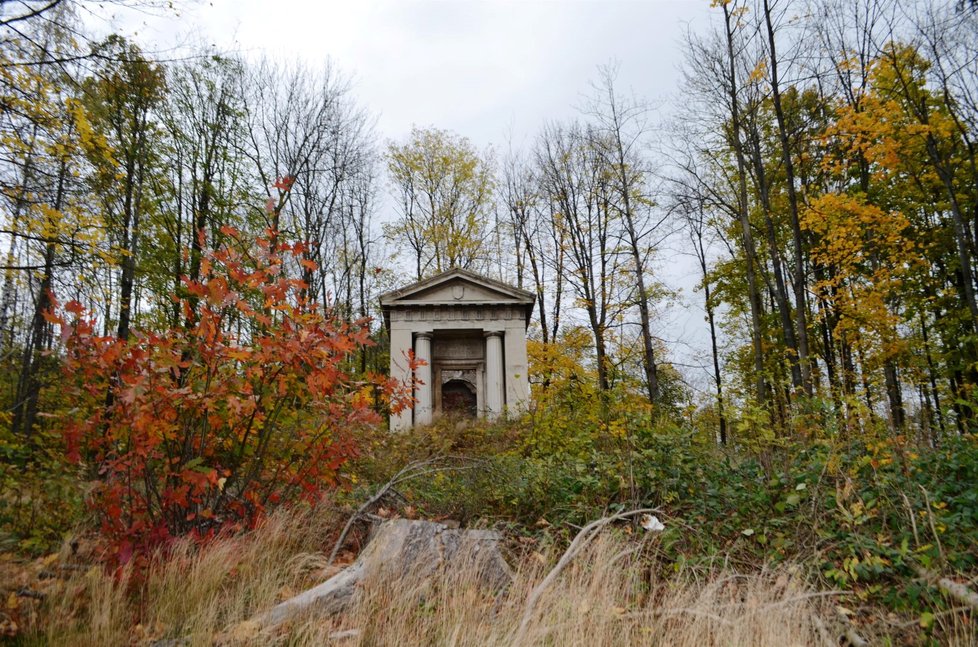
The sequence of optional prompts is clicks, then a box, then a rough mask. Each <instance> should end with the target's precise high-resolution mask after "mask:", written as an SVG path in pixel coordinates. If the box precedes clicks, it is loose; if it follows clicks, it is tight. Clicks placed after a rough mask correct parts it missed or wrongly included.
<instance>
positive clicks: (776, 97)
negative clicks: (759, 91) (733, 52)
mask: <svg viewBox="0 0 978 647" xmlns="http://www.w3.org/2000/svg"><path fill="white" fill-rule="evenodd" d="M764 20H765V22H766V24H767V34H768V46H769V47H770V54H771V56H770V61H771V98H772V100H773V102H774V114H775V118H776V119H777V122H778V138H779V139H780V141H781V152H782V156H783V159H784V170H785V175H786V176H787V177H786V184H787V189H788V206H789V213H790V214H791V237H792V241H793V243H794V247H793V251H794V255H795V272H794V274H793V276H792V279H793V280H792V283H793V286H794V291H795V321H796V325H797V326H798V331H797V332H798V364H799V365H800V366H801V380H802V388H803V389H804V390H805V395H807V396H809V397H811V395H812V374H811V366H810V364H809V363H808V321H807V312H806V310H807V305H806V299H805V262H804V246H803V239H802V233H801V223H800V220H799V218H798V194H797V192H796V191H795V170H794V162H793V160H792V156H791V144H790V142H789V141H788V129H787V126H786V124H785V117H784V109H783V107H782V104H781V89H780V84H779V80H778V53H777V48H776V46H775V38H774V25H773V23H772V21H771V8H770V4H769V1H768V0H764Z"/></svg>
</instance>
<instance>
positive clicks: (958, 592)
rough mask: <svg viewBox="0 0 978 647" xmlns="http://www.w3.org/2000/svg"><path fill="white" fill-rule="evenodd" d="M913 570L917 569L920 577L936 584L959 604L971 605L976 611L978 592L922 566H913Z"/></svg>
mask: <svg viewBox="0 0 978 647" xmlns="http://www.w3.org/2000/svg"><path fill="white" fill-rule="evenodd" d="M914 570H915V571H917V575H919V576H920V578H921V579H923V580H925V581H927V582H929V583H930V584H932V585H935V586H937V588H939V589H940V590H941V591H943V592H944V593H946V594H947V595H948V596H949V597H951V598H953V599H955V600H957V601H958V602H960V603H961V604H964V605H967V606H969V607H971V608H972V609H973V610H975V611H978V593H975V592H974V591H972V590H971V589H969V588H968V587H967V586H965V585H964V584H961V583H960V582H955V581H954V580H952V579H950V578H947V577H941V576H940V575H938V574H937V573H934V572H933V571H928V570H927V569H925V568H924V567H923V566H914Z"/></svg>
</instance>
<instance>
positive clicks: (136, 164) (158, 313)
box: [0, 0, 978, 645]
mask: <svg viewBox="0 0 978 647" xmlns="http://www.w3.org/2000/svg"><path fill="white" fill-rule="evenodd" d="M705 1H706V0H704V2H705ZM7 4H10V3H7ZM710 4H711V5H712V10H713V18H714V22H713V23H711V24H710V25H708V26H705V28H704V29H703V30H702V31H701V32H696V31H694V32H692V33H690V35H689V37H688V38H687V42H686V43H685V48H686V52H687V55H688V56H687V58H688V60H687V63H686V65H685V68H684V72H685V76H684V85H683V102H682V105H681V106H677V107H676V108H675V110H674V112H673V115H674V117H676V118H675V119H674V120H673V121H674V123H673V124H672V125H671V126H670V129H671V131H672V132H671V133H670V134H668V135H664V136H660V135H661V133H660V132H659V131H658V130H657V129H655V128H653V127H652V126H651V124H652V123H653V113H652V112H651V110H650V108H649V106H648V105H647V104H645V103H643V102H642V101H640V100H635V99H631V98H629V97H627V96H626V95H624V94H622V93H621V92H620V90H619V89H618V88H617V87H616V76H615V70H614V69H613V68H601V69H600V71H599V74H598V80H597V83H596V84H595V85H594V87H593V92H592V93H591V94H590V95H589V96H588V97H587V98H586V100H585V101H584V105H583V106H582V110H581V113H580V115H579V117H578V118H576V119H572V120H569V121H566V122H563V123H550V124H547V125H545V126H542V127H541V129H540V132H539V134H538V135H537V137H535V138H534V139H533V140H532V141H531V143H530V144H528V145H527V146H526V147H525V149H524V150H520V151H514V152H513V153H512V154H511V155H509V156H508V157H506V158H505V159H503V160H497V159H495V157H494V155H493V153H492V149H485V150H483V151H480V150H478V149H477V148H476V146H475V145H474V144H472V142H470V141H469V140H467V139H466V138H465V137H464V136H461V135H456V134H454V133H450V132H447V131H442V130H438V129H437V128H434V127H432V128H416V129H414V130H413V131H412V133H411V136H410V138H409V139H408V140H407V141H406V142H400V143H399V142H387V143H386V145H383V144H382V143H381V142H380V141H379V138H378V137H377V136H376V134H375V133H373V132H372V131H371V128H370V127H369V125H370V123H371V119H370V116H369V115H368V114H367V113H366V111H365V110H363V109H362V108H361V107H360V106H359V105H358V104H357V103H356V102H355V101H354V100H353V98H352V96H351V92H350V88H349V86H348V84H347V82H346V81H345V80H344V78H343V77H342V75H340V74H338V73H337V71H336V70H335V69H333V68H331V67H329V66H328V65H327V66H325V67H323V68H321V69H319V70H310V69H307V68H304V67H302V66H300V65H294V66H281V65H279V64H276V63H274V62H272V61H269V60H261V61H248V60H245V59H242V58H238V57H234V56H225V55H223V54H220V53H217V52H214V51H206V52H196V53H195V54H194V55H193V56H190V57H189V58H187V59H186V60H182V61H179V62H173V61H157V60H154V57H153V55H152V54H151V53H147V52H145V51H143V49H142V48H141V47H140V45H139V44H138V43H136V42H132V41H129V40H127V39H125V38H122V37H121V36H118V35H107V36H105V37H99V38H94V37H93V38H92V39H91V42H86V40H87V35H86V33H85V26H84V24H83V23H82V21H80V20H79V19H78V18H77V16H76V15H75V6H74V4H73V3H71V2H67V1H64V2H43V3H42V2H30V1H25V2H21V3H19V4H18V5H17V7H16V8H15V7H13V5H10V6H9V7H8V6H7V5H6V4H5V5H4V12H7V11H8V9H9V11H11V12H14V13H11V14H8V13H4V14H3V16H0V106H2V108H3V109H2V110H0V203H2V219H3V227H2V228H0V238H2V242H3V244H4V247H5V252H4V258H5V261H4V263H3V264H2V266H0V269H2V272H3V279H2V285H0V389H2V390H0V405H2V411H0V470H2V471H0V587H2V588H0V592H2V594H3V595H2V597H0V635H2V636H5V637H11V638H13V639H14V640H16V641H20V642H21V643H24V644H31V643H54V644H92V645H96V644H125V643H133V642H135V643H139V642H149V641H153V640H157V639H173V640H181V639H187V640H190V641H191V642H193V643H200V644H209V643H211V642H213V641H215V640H217V641H224V642H232V643H233V642H236V641H238V642H249V641H250V642H253V643H263V642H268V641H272V640H281V641H282V642H286V643H288V642H292V643H312V644H316V643H321V642H323V641H326V640H331V638H330V636H333V635H334V634H335V633H336V632H339V631H343V630H345V629H348V628H349V629H354V630H356V632H357V633H356V635H354V636H353V637H352V638H351V639H353V640H357V641H359V642H361V643H362V644H393V643H397V644H406V643H414V642H417V643H453V642H457V643H472V644H494V643H497V644H508V642H507V641H510V640H512V639H513V637H514V635H516V634H515V633H514V632H517V631H518V630H517V629H516V627H517V624H518V622H519V618H520V616H521V612H522V610H523V607H522V604H523V603H524V602H525V598H526V596H527V594H528V592H529V591H530V590H531V588H532V587H533V585H534V584H535V583H536V582H538V581H540V580H541V578H542V577H543V576H544V574H545V572H546V569H547V568H548V567H549V566H550V565H551V564H552V563H553V562H554V561H555V560H556V559H557V558H558V556H559V555H560V553H561V551H562V549H563V548H564V546H565V545H566V544H567V543H568V541H569V540H570V538H571V537H573V536H574V535H575V533H576V531H577V529H578V528H579V527H581V526H583V525H584V524H585V523H587V522H588V521H591V520H593V519H596V518H600V517H603V516H605V515H608V514H613V513H616V512H620V511H624V510H628V509H634V508H640V507H642V508H644V507H648V508H654V509H656V510H657V515H658V517H659V519H660V520H661V522H662V523H663V524H664V528H663V529H658V528H657V527H655V525H654V524H653V525H651V526H650V527H655V528H656V529H654V530H648V529H646V528H643V527H641V525H634V524H628V523H620V524H617V525H615V526H613V527H610V528H608V529H607V532H606V533H604V534H603V535H602V536H601V539H600V540H599V541H598V542H597V543H596V544H595V545H594V546H593V547H592V549H591V550H590V552H588V553H587V554H585V555H583V556H582V557H581V558H580V559H578V560H577V561H576V562H575V563H574V564H573V568H572V569H571V570H570V571H568V572H567V573H565V574H564V575H563V576H562V577H561V578H559V581H560V583H559V585H558V586H557V587H556V588H554V589H553V590H551V591H550V592H548V594H547V597H546V599H545V600H544V601H543V602H542V603H541V605H540V607H539V609H538V612H537V613H536V616H535V617H534V619H533V625H532V629H531V631H530V633H529V634H528V635H529V637H530V641H531V642H532V641H535V642H538V643H543V644H547V643H554V644H580V643H581V642H582V641H588V642H587V644H595V643H603V644H606V643H618V642H622V643H628V644H632V643H635V644H647V643H649V642H652V643H657V642H662V643H665V642H668V643H672V644H785V643H788V642H791V641H792V640H794V641H796V642H799V643H805V644H808V643H813V642H823V643H824V642H829V643H834V642H837V641H836V639H837V637H838V636H839V635H841V634H849V638H847V640H849V641H850V642H853V643H858V639H857V638H854V636H856V635H863V636H865V637H866V638H868V639H871V640H875V641H878V642H882V643H889V644H940V643H959V644H975V643H978V630H976V625H975V613H976V609H975V598H974V597H973V595H972V596H971V597H969V596H968V595H967V593H968V592H969V587H971V590H973V588H974V584H975V582H978V486H976V483H978V436H976V434H978V405H976V403H978V391H976V386H978V305H976V304H978V299H976V297H975V294H976V290H978V272H976V269H975V267H974V265H975V256H976V253H978V233H976V231H975V230H976V229H978V170H976V169H978V139H976V137H978V90H976V88H978V67H976V65H975V63H976V60H978V59H976V58H975V51H976V49H975V47H974V45H975V42H976V41H978V12H976V11H975V10H974V8H973V7H971V4H973V3H959V2H953V1H951V0H947V1H946V2H945V1H941V2H923V1H921V2H908V3H897V2H887V1H885V0H856V1H853V0H845V1H842V0H840V1H836V0H791V1H789V0H780V1H775V0H714V1H713V2H711V3H710ZM19 11H23V13H22V14H20V13H16V12H19ZM803 53H805V54H806V55H802V54H803ZM377 108H382V107H380V106H379V107H377ZM653 150H656V151H657V152H655V153H653V152H651V151H653ZM382 151H386V152H382ZM385 167H386V171H387V173H388V175H389V179H390V180H391V184H392V185H393V186H392V188H393V197H392V200H393V201H394V203H396V204H395V206H394V207H393V208H394V209H395V210H396V213H395V214H394V215H392V216H391V217H390V218H388V222H386V223H384V224H383V225H381V223H379V222H377V220H378V218H377V216H378V214H379V211H380V207H379V205H381V204H383V200H382V199H381V198H379V197H378V193H379V187H380V185H381V182H380V181H379V178H381V177H382V172H383V170H384V169H385ZM490 215H493V216H494V217H492V218H490V217H489V216H490ZM687 237H688V243H687V242H686V241H687ZM679 240H681V241H682V243H681V244H682V245H683V246H685V247H684V248H685V249H690V250H691V252H692V254H693V256H694V257H695V260H696V263H697V268H698V270H699V271H700V273H701V276H700V279H701V281H700V285H699V287H700V288H702V293H703V297H704V299H703V302H702V305H703V307H704V310H705V313H706V326H707V327H708V332H709V342H710V343H709V346H708V347H707V346H706V344H705V342H704V344H703V346H704V348H703V349H702V351H703V353H702V354H703V356H704V357H708V358H709V359H708V360H707V362H706V363H705V365H704V366H688V365H687V366H680V365H679V363H678V362H676V358H677V357H678V355H679V352H678V351H677V349H676V347H675V346H673V345H670V344H669V341H670V339H672V337H673V335H671V334H670V333H668V331H664V330H663V328H664V327H665V326H666V324H664V323H663V322H662V320H660V319H659V318H658V314H659V312H660V311H661V309H662V308H663V307H665V305H666V304H667V303H668V302H670V300H673V301H675V300H678V299H680V298H681V297H680V296H679V295H678V294H676V293H675V292H673V291H672V290H670V289H669V288H668V287H667V286H665V285H663V284H662V283H661V282H660V281H659V280H658V278H659V273H658V272H657V268H658V267H659V265H661V264H665V263H670V262H672V260H673V259H670V258H666V257H665V254H664V251H663V250H664V249H665V248H666V242H672V243H675V242H676V241H679ZM690 245H691V247H690ZM398 253H400V254H405V255H406V256H405V257H399V256H398ZM408 266H410V267H408ZM450 267H466V268H469V269H473V270H476V271H479V272H483V273H487V274H491V275H492V276H493V277H496V278H499V279H501V280H505V281H510V282H512V283H515V284H517V285H519V286H520V287H525V288H529V289H532V290H533V292H534V293H535V294H536V297H537V300H536V303H535V309H534V313H533V321H532V322H530V325H529V329H528V335H529V338H530V339H529V342H528V353H529V361H530V366H529V379H530V382H531V387H532V389H531V390H532V402H530V403H528V404H529V409H530V410H529V412H528V413H527V414H526V415H523V416H520V417H515V418H511V419H509V420H498V421H495V422H482V421H480V422H475V421H472V420H450V419H441V420H439V421H438V422H437V424H435V425H434V426H431V427H429V428H424V429H417V430H414V431H412V432H411V433H407V434H402V435H396V436H392V435H390V434H388V433H387V431H386V429H385V425H384V422H385V420H384V418H385V415H386V414H388V413H389V412H391V411H394V412H396V411H399V410H400V409H401V408H402V407H405V406H411V404H412V397H411V393H412V385H411V384H397V383H394V382H392V381H390V380H389V379H388V378H387V377H385V375H384V372H385V371H386V369H387V366H388V359H389V358H388V356H387V355H388V349H387V348H386V346H385V337H386V332H385V330H384V329H383V327H382V325H381V323H380V321H379V317H378V316H377V315H378V314H379V313H378V308H377V303H376V301H377V296H378V295H379V294H380V293H381V292H383V291H385V290H387V289H389V288H391V287H392V286H393V285H394V284H395V283H398V284H399V283H400V282H401V277H402V276H403V275H405V273H406V274H409V275H412V276H414V277H416V278H418V279H421V278H424V277H427V276H430V275H431V274H432V273H434V272H437V271H441V270H446V269H448V268H450ZM686 306H687V307H692V306H691V304H689V303H686ZM395 359H397V358H395ZM404 361H406V362H408V363H409V364H412V363H414V362H415V360H414V358H413V357H412V356H408V357H406V358H404ZM673 362H676V363H675V364H674V363H673ZM412 365H414V364H412ZM704 384H705V385H706V386H705V387H704ZM417 461H426V462H425V463H424V464H425V465H426V466H427V467H426V469H423V470H419V471H417V472H416V474H415V476H414V477H413V478H410V479H408V480H406V481H405V482H403V483H400V484H398V487H397V488H395V489H391V490H389V491H386V492H385V495H384V496H383V497H380V498H379V500H378V501H377V504H376V505H375V506H374V507H373V509H371V510H370V513H371V514H372V515H374V517H375V520H377V519H376V518H378V517H379V518H380V519H383V518H384V517H390V516H396V515H403V516H408V517H423V518H427V519H437V520H450V521H452V522H458V523H460V524H463V525H465V526H491V527H494V528H496V529H499V530H502V531H503V533H504V535H505V536H506V537H507V539H508V541H509V542H510V546H509V557H510V558H511V559H512V562H513V564H514V566H516V568H517V569H518V571H519V575H518V577H517V579H516V580H515V582H514V584H513V586H512V587H511V588H510V589H509V590H508V591H507V592H505V594H503V595H498V596H495V597H493V596H489V595H487V594H486V592H484V591H478V590H476V589H475V588H473V587H471V586H469V585H468V584H467V582H466V573H464V572H460V573H446V574H443V575H444V578H443V579H442V580H441V581H436V582H433V583H432V582H429V583H427V584H425V585H424V586H427V587H429V588H427V589H425V590H424V591H421V590H420V589H419V588H416V587H415V584H416V583H412V582H410V581H405V582H375V583H373V584H372V585H371V586H372V588H371V589H370V592H369V594H368V595H367V596H366V597H365V600H364V602H363V604H362V605H361V606H360V607H359V608H357V609H355V610H354V611H353V612H351V613H350V614H347V615H346V616H344V617H343V618H339V619H333V620H329V621H326V620H323V619H322V618H317V617H314V616H311V617H308V618H305V619H303V620H302V621H301V622H299V623H297V624H294V625H292V626H290V627H289V628H288V629H287V631H286V635H278V636H261V635H255V634H253V633H252V632H251V629H253V627H249V625H247V623H245V624H244V625H242V624H241V623H242V622H244V621H246V620H247V619H248V618H249V617H251V615H252V614H254V613H255V612H257V611H260V610H262V609H264V608H267V607H268V606H269V605H270V604H272V603H274V602H275V601H277V600H279V599H281V598H282V597H285V596H286V595H287V594H289V593H294V592H297V590H298V589H300V588H301V587H303V586H305V585H307V584H309V583H312V582H314V581H316V580H317V579H321V578H322V577H324V576H325V575H326V574H327V573H330V572H332V569H333V565H332V564H330V563H329V562H330V561H331V560H330V559H329V558H327V555H330V554H331V552H332V550H333V542H335V541H336V540H337V537H338V535H339V534H340V528H341V527H342V526H343V523H344V522H345V520H346V519H345V517H346V516H347V515H348V514H349V513H350V511H352V510H355V509H356V508H357V507H358V506H359V505H360V504H361V503H362V502H363V501H367V500H370V497H371V496H373V495H374V494H375V493H377V492H378V488H381V487H383V485H384V484H385V483H387V482H388V480H389V479H390V477H391V476H392V475H393V474H395V473H397V472H398V471H399V470H401V469H402V468H403V467H404V466H405V465H409V464H413V463H416V462H417ZM358 523H362V520H358ZM355 527H356V528H357V532H355V533H353V534H352V536H351V537H350V538H349V539H350V541H349V542H347V545H345V547H344V548H345V551H346V553H345V559H349V557H351V556H352V554H353V553H354V552H355V551H356V549H357V548H358V547H359V545H360V542H362V541H363V540H364V539H365V537H364V534H363V532H362V531H363V530H364V528H363V527H362V525H356V526H355ZM8 583H9V584H8ZM417 586H418V587H421V586H422V585H421V584H417ZM962 591H963V592H964V593H962ZM381 608H383V609H385V610H386V612H385V614H383V617H384V618H386V620H385V619H383V618H381V617H380V616H381V615H382V614H378V613H377V611H378V609H381ZM487 619H491V620H487Z"/></svg>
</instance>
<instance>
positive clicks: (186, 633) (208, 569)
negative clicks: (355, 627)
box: [35, 510, 341, 647]
mask: <svg viewBox="0 0 978 647" xmlns="http://www.w3.org/2000/svg"><path fill="white" fill-rule="evenodd" d="M340 522H341V520H340V519H339V517H338V516H336V515H332V514H330V513H328V512H325V511H323V510H319V511H317V512H308V511H303V512H293V513H280V514H276V515H273V516H271V517H270V518H269V519H268V520H267V521H266V522H265V523H264V524H263V525H262V526H261V527H260V528H259V529H258V530H257V531H255V532H253V533H249V534H247V535H243V536H239V537H232V538H226V539H220V540H217V541H213V542H211V543H210V544H208V545H207V546H206V548H205V549H203V550H198V549H196V548H195V547H194V546H193V545H192V544H191V543H190V542H185V543H180V544H177V545H176V546H175V547H174V550H173V551H172V553H171V554H170V555H169V556H168V558H167V560H166V561H165V562H163V563H160V564H158V565H157V566H156V567H155V568H153V569H152V570H151V571H150V573H149V575H148V578H147V581H146V583H145V588H143V589H142V591H143V592H142V593H141V594H140V595H139V596H136V599H134V596H133V595H132V594H131V591H132V589H133V588H134V587H132V586H131V577H130V574H129V573H123V574H121V575H119V576H115V577H113V576H111V575H108V574H106V573H105V572H104V571H103V570H101V569H98V568H92V569H90V570H88V571H87V572H85V573H84V574H80V575H78V576H76V577H74V578H72V579H70V580H68V581H67V582H66V583H65V585H64V587H63V591H62V592H59V594H57V595H50V596H49V600H50V601H49V603H48V604H47V605H46V607H45V609H44V610H43V613H42V617H41V620H40V623H39V626H37V627H35V633H36V634H38V635H39V637H40V638H41V639H42V640H43V642H44V644H51V645H72V646H74V645H78V646H80V647H82V646H86V645H91V646H92V647H95V646H99V647H101V646H104V645H130V644H147V643H151V642H152V641H154V640H158V639H160V638H164V637H171V638H172V637H179V638H181V639H184V640H185V641H187V642H186V644H191V645H211V644H213V641H214V637H215V635H217V634H218V633H219V632H220V631H221V630H223V629H224V628H225V627H227V626H229V625H232V624H234V623H236V622H239V621H240V620H242V619H244V618H247V617H249V616H250V615H252V614H253V613H255V612H256V611H259V610H262V609H265V608H267V607H269V606H271V605H273V604H275V603H276V602H278V601H280V600H282V599H283V598H285V597H288V596H290V595H292V594H294V593H298V592H300V591H301V590H302V589H304V588H305V587H307V586H308V585H309V584H311V583H314V582H316V581H318V580H319V579H321V578H322V577H324V576H325V574H324V573H323V569H324V567H325V566H326V564H325V562H326V560H325V556H324V554H323V550H324V547H326V546H327V545H328V544H329V542H330V540H331V538H335V536H336V527H337V525H338V523H340Z"/></svg>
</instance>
